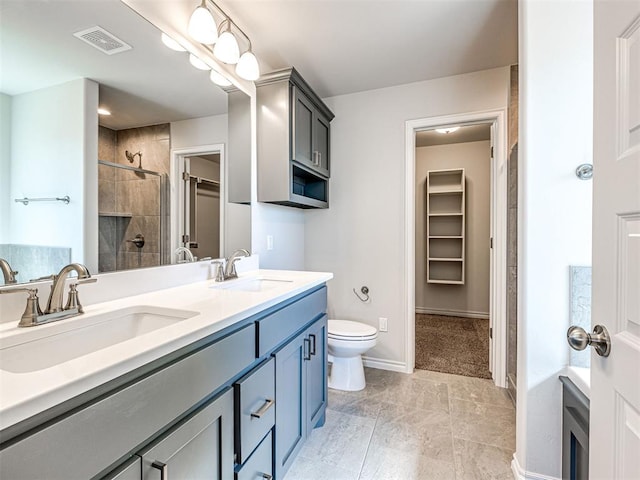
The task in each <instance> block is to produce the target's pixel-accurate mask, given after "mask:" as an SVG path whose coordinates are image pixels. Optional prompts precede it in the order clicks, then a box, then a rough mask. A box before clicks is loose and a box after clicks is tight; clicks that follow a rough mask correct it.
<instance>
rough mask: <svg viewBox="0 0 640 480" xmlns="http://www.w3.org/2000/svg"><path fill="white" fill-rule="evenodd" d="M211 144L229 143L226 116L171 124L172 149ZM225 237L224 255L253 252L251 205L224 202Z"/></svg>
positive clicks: (173, 189)
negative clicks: (236, 252) (241, 250)
mask: <svg viewBox="0 0 640 480" xmlns="http://www.w3.org/2000/svg"><path fill="white" fill-rule="evenodd" d="M214 144H224V145H227V144H228V117H227V115H226V114H224V115H213V116H210V117H202V118H193V119H190V120H182V121H179V122H172V123H171V149H179V148H188V147H196V146H201V145H214ZM226 160H227V159H225V161H226ZM175 195H176V188H175V186H174V185H172V186H171V196H172V199H173V198H174V197H175ZM224 237H225V255H229V254H230V253H231V252H232V251H233V250H236V249H238V248H246V249H248V250H251V251H253V247H252V245H251V206H249V205H239V204H236V203H229V202H226V203H225V226H224Z"/></svg>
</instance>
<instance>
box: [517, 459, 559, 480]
mask: <svg viewBox="0 0 640 480" xmlns="http://www.w3.org/2000/svg"><path fill="white" fill-rule="evenodd" d="M511 471H512V472H513V478H514V479H515V480H561V479H560V478H559V477H550V476H549V475H542V474H541V473H535V472H527V471H526V470H525V469H523V468H522V467H521V466H520V463H519V462H518V457H516V454H515V453H514V454H513V460H511Z"/></svg>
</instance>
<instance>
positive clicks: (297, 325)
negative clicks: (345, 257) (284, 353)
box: [256, 287, 327, 357]
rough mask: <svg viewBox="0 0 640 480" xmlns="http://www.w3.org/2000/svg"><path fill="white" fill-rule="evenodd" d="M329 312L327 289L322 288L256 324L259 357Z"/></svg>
mask: <svg viewBox="0 0 640 480" xmlns="http://www.w3.org/2000/svg"><path fill="white" fill-rule="evenodd" d="M326 310H327V287H322V288H320V289H319V290H316V291H315V292H313V293H312V294H310V295H307V296H306V297H304V298H301V299H300V300H298V301H297V302H295V303H292V304H291V305H288V306H286V307H284V308H283V309H281V310H278V311H277V312H274V313H272V314H271V315H268V316H266V317H264V318H262V319H260V320H258V321H257V322H256V324H257V328H258V331H257V336H258V337H257V356H258V357H262V356H263V355H265V354H267V353H269V352H270V351H271V350H273V349H274V348H276V347H277V346H278V345H280V344H281V343H283V342H284V341H285V340H286V339H287V338H289V337H290V336H292V335H293V334H294V333H296V332H297V331H298V330H300V329H301V328H303V327H304V326H305V325H306V324H307V323H309V321H310V320H315V318H316V317H318V316H320V315H322V314H323V313H325V311H326Z"/></svg>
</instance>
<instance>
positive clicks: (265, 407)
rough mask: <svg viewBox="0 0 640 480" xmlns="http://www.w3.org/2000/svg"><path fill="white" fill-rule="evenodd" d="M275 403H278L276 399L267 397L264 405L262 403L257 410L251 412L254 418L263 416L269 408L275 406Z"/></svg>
mask: <svg viewBox="0 0 640 480" xmlns="http://www.w3.org/2000/svg"><path fill="white" fill-rule="evenodd" d="M274 403H276V402H275V401H274V400H271V399H270V398H267V399H266V400H265V402H264V405H262V406H261V407H260V409H259V410H258V411H257V412H251V416H252V417H253V418H262V416H263V415H264V414H265V413H267V410H269V409H270V408H271V407H273V404H274Z"/></svg>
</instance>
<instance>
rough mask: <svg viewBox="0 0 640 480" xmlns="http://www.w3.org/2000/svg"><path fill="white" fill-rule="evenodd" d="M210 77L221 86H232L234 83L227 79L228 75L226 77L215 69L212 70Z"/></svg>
mask: <svg viewBox="0 0 640 480" xmlns="http://www.w3.org/2000/svg"><path fill="white" fill-rule="evenodd" d="M209 78H210V79H211V81H212V82H213V83H215V84H216V85H218V86H219V87H230V86H231V85H232V83H231V82H230V81H229V80H227V79H226V77H224V76H223V75H220V74H219V73H218V72H216V71H215V70H213V69H212V70H211V75H209Z"/></svg>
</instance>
